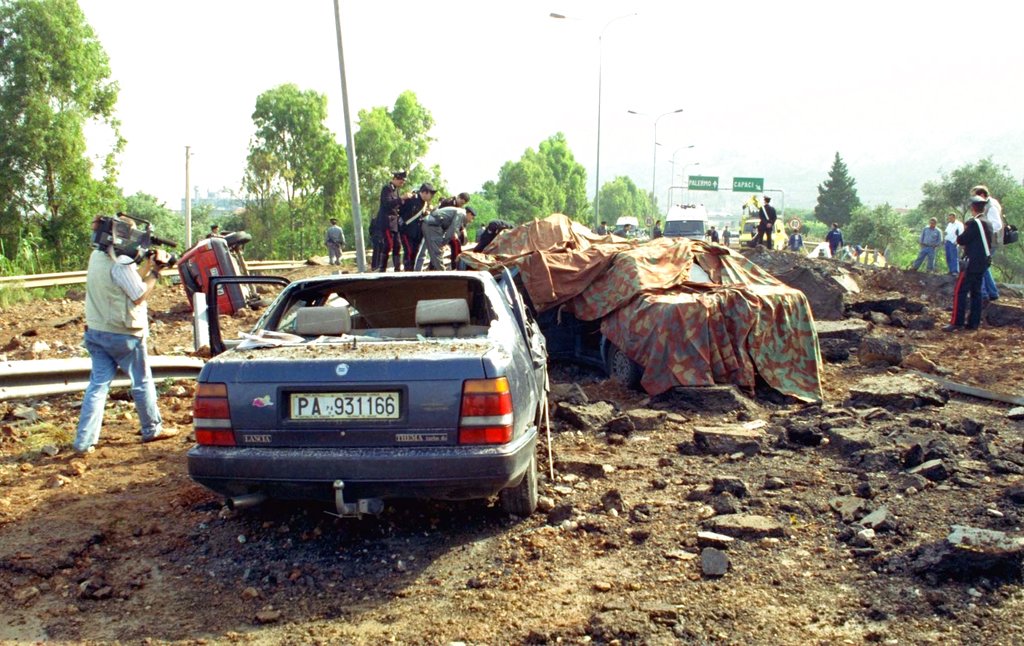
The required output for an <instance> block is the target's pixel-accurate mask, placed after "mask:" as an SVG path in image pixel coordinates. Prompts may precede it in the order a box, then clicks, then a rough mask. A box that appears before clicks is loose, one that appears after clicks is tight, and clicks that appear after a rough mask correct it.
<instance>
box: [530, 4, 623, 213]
mask: <svg viewBox="0 0 1024 646" xmlns="http://www.w3.org/2000/svg"><path fill="white" fill-rule="evenodd" d="M549 15H550V16H551V17H552V18H556V19H558V20H565V19H566V16H564V15H562V14H560V13H555V12H551V13H550V14H549ZM635 15H636V12H633V13H627V14H623V15H621V16H616V17H615V18H612V19H611V20H609V21H608V22H606V23H605V24H604V27H602V28H601V33H600V34H598V36H597V161H596V162H595V164H594V228H597V227H598V226H600V224H601V79H602V78H603V76H604V75H603V73H602V69H603V66H604V47H603V42H604V32H605V31H607V30H608V27H609V26H610V25H611V24H612V23H613V22H615V21H616V20H622V19H623V18H630V17H632V16H635Z"/></svg>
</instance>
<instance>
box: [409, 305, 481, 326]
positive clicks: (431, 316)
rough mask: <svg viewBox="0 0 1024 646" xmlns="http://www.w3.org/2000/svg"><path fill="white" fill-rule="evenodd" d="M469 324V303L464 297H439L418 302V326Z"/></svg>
mask: <svg viewBox="0 0 1024 646" xmlns="http://www.w3.org/2000/svg"><path fill="white" fill-rule="evenodd" d="M427 325H469V303H467V302H466V299H464V298H437V299H433V300H428V301H419V302H418V303H416V327H424V326H427Z"/></svg>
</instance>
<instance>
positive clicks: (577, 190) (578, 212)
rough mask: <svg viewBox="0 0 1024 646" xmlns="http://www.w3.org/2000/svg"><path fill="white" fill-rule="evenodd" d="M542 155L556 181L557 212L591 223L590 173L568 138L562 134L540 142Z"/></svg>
mask: <svg viewBox="0 0 1024 646" xmlns="http://www.w3.org/2000/svg"><path fill="white" fill-rule="evenodd" d="M538 152H539V154H540V157H541V158H542V159H543V160H544V164H545V165H546V166H547V167H548V168H549V169H551V174H552V176H553V177H554V179H555V195H554V196H553V197H554V205H553V206H554V210H555V211H557V212H559V213H564V214H565V215H568V216H569V217H571V218H575V219H577V220H581V221H583V222H588V221H589V220H590V202H589V200H587V186H586V185H587V171H586V169H584V168H583V165H582V164H580V163H578V162H577V161H576V158H575V157H574V156H573V154H572V151H571V150H569V144H568V142H567V141H566V139H565V135H564V134H562V133H561V132H559V133H556V134H554V135H553V136H551V137H548V138H547V139H546V140H544V141H542V142H540V147H539V149H538Z"/></svg>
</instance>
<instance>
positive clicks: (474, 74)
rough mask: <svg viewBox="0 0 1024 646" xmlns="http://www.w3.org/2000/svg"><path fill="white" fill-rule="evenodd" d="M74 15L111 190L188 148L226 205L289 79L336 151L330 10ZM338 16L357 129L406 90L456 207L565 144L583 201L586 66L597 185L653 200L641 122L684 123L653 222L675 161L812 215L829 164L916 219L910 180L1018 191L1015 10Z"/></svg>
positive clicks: (728, 9)
mask: <svg viewBox="0 0 1024 646" xmlns="http://www.w3.org/2000/svg"><path fill="white" fill-rule="evenodd" d="M79 4H80V6H81V7H82V10H83V11H84V13H85V16H86V19H87V20H88V21H89V23H90V24H91V25H92V27H93V29H94V30H95V31H96V32H97V34H98V36H99V39H100V41H101V42H102V44H103V46H104V48H105V49H106V51H107V54H108V55H109V56H110V63H111V68H112V73H113V77H114V79H116V80H117V81H118V83H119V84H120V88H121V91H120V98H119V100H118V105H117V111H118V116H119V118H120V119H121V121H122V124H123V125H122V133H123V135H124V136H125V137H126V139H127V140H128V145H127V149H126V150H125V153H124V155H123V157H122V160H123V161H122V166H121V185H122V186H123V188H124V189H125V191H126V193H128V194H131V193H134V192H136V191H144V192H147V193H151V194H154V195H156V196H157V197H158V198H159V199H160V200H162V201H165V202H166V203H167V205H168V206H169V207H171V208H175V209H176V208H178V207H179V204H180V200H181V199H182V197H183V195H184V191H185V172H184V166H185V163H184V161H185V146H186V145H190V146H191V147H192V153H193V157H192V165H191V184H192V186H193V187H198V188H199V189H200V190H201V191H202V193H204V194H205V193H206V191H213V190H218V189H221V188H224V187H226V188H228V189H230V190H234V191H237V190H238V187H239V185H240V183H241V177H242V173H243V169H244V165H245V156H246V152H247V147H248V144H249V138H250V136H251V134H252V131H253V126H252V119H251V115H252V111H253V107H254V105H255V101H256V97H257V96H258V95H259V94H260V93H262V92H264V91H266V90H268V89H270V88H273V87H275V86H277V85H279V84H282V83H295V84H297V85H298V86H299V87H300V88H302V89H314V90H316V91H318V92H321V93H325V94H326V95H327V97H328V109H329V111H330V116H329V119H328V126H329V127H330V128H331V130H333V131H334V132H335V133H336V135H337V137H338V140H339V141H341V142H344V119H343V112H342V102H341V89H340V88H341V84H340V75H339V71H338V57H337V43H336V38H335V28H334V24H335V23H334V8H333V2H332V0H287V1H286V0H202V1H199V0H177V1H175V2H156V1H154V0H132V1H128V0H124V1H122V0H79ZM551 12H557V13H561V14H564V15H566V16H567V17H569V18H570V19H567V20H556V19H553V18H551V17H549V14H550V13H551ZM634 12H635V13H636V14H637V15H636V16H629V17H625V18H622V19H619V20H614V22H609V21H612V20H613V19H615V18H617V17H619V16H623V15H629V14H632V13H634ZM341 14H342V29H343V37H344V45H345V62H346V73H347V81H348V90H349V106H350V109H351V110H352V118H353V120H355V119H356V116H357V113H358V111H359V110H362V109H370V108H373V107H375V106H388V107H391V106H392V105H393V104H394V101H395V99H396V98H397V97H398V95H399V94H400V93H401V92H402V91H404V90H412V91H413V92H415V94H416V95H417V97H418V99H419V101H420V102H421V103H422V104H423V105H424V106H425V107H426V108H427V109H428V110H430V112H431V113H432V114H433V116H434V119H435V121H436V125H435V127H434V129H433V131H432V133H431V134H432V135H433V136H434V137H435V138H436V141H435V142H434V144H433V146H432V149H431V153H430V156H429V159H428V161H429V162H430V163H437V164H440V166H441V169H442V171H443V173H444V176H445V178H446V179H447V181H448V183H449V186H450V188H451V189H452V190H453V191H463V190H465V191H475V190H477V189H479V188H480V186H481V185H482V184H483V182H485V181H487V180H493V179H496V178H497V175H498V171H499V169H500V168H501V166H502V164H504V163H505V162H506V161H508V160H513V159H518V158H519V157H520V156H521V155H522V153H523V151H524V150H526V149H527V148H534V149H536V148H537V146H538V144H539V143H540V142H541V141H542V140H544V139H546V138H547V137H549V136H551V135H553V134H555V133H557V132H563V133H565V135H566V137H567V138H568V141H569V145H570V147H571V149H572V151H573V153H574V154H575V156H576V159H577V160H578V161H579V162H580V163H582V164H583V165H584V166H585V167H586V169H587V174H588V191H589V192H591V193H592V192H593V188H594V185H593V183H594V166H595V161H596V152H597V149H596V134H597V106H598V97H597V94H598V93H597V86H598V61H599V53H600V54H601V59H602V60H603V61H604V64H603V73H602V78H603V89H604V91H603V99H602V104H601V106H602V107H601V109H602V122H601V139H602V144H601V182H602V184H603V183H605V182H607V181H610V180H612V179H613V178H614V177H616V176H618V175H628V176H630V177H631V178H632V179H633V181H634V182H636V184H637V185H638V186H640V187H641V188H643V189H644V190H650V187H651V179H652V161H653V151H654V118H655V117H656V116H657V115H659V114H661V113H665V112H670V111H672V110H675V109H677V108H683V109H684V112H683V113H681V114H673V115H670V116H665V117H664V118H662V119H661V120H660V121H659V125H658V130H657V136H658V137H657V138H658V142H659V144H660V145H659V146H658V158H657V159H658V161H657V165H656V172H657V195H658V199H659V202H660V203H661V204H662V206H663V208H664V204H665V201H666V194H667V192H668V187H669V186H670V176H672V175H673V166H672V165H671V164H670V163H669V160H670V159H671V158H672V157H673V153H676V151H678V153H677V154H675V160H676V162H677V163H676V165H675V169H674V170H675V176H676V183H679V182H680V181H681V177H682V173H683V172H684V170H687V171H688V173H689V174H691V175H714V176H718V177H719V178H720V184H721V185H722V186H731V178H732V177H734V176H742V177H763V178H765V185H766V188H771V189H779V190H782V191H784V192H785V194H784V202H785V204H789V205H792V206H813V204H814V202H815V200H816V199H817V185H818V184H819V183H820V182H822V181H824V179H825V178H826V176H827V173H828V170H829V168H830V166H831V164H832V159H833V157H834V155H835V153H836V152H839V153H840V154H841V155H842V157H843V159H844V161H845V162H846V163H847V165H848V166H849V169H850V172H851V175H852V176H853V177H854V178H855V179H856V181H857V188H858V192H859V194H860V197H861V199H862V201H864V202H866V203H868V204H879V203H882V202H889V203H891V204H892V205H893V206H897V207H903V206H914V205H916V204H917V202H918V200H919V199H920V187H921V184H922V183H924V182H925V181H928V180H934V179H938V178H939V177H940V176H941V174H942V173H944V172H949V171H951V170H953V169H955V168H956V167H958V166H960V165H962V164H964V163H968V162H974V161H977V160H979V159H981V158H983V157H988V156H991V157H992V158H993V160H994V161H995V162H996V163H999V164H1003V165H1006V166H1008V167H1009V168H1010V170H1011V171H1012V173H1013V174H1014V175H1015V176H1016V177H1018V178H1020V177H1021V176H1022V175H1024V124H1022V123H1021V118H1020V115H1021V105H1024V88H1022V86H1021V84H1020V83H1019V79H1020V73H1021V69H1022V67H1024V65H1022V64H1024V47H1021V45H1020V39H1019V33H1018V30H1019V25H1020V24H1021V22H1022V19H1024V9H1021V6H1020V5H1016V3H1003V2H1000V3H996V2H989V1H986V0H982V1H980V2H973V3H963V2H955V3H954V2H946V1H939V2H898V1H892V0H890V1H888V2H877V1H874V0H864V1H861V2H845V3H834V2H821V1H820V0H818V1H815V2H763V1H762V2H735V1H731V0H705V1H703V2H678V1H677V2H656V1H653V0H639V1H633V2H608V1H584V0H545V1H543V2H541V1H538V0H519V1H502V0H465V1H462V0H452V1H438V2H433V3H430V2H424V1H423V0H419V1H417V2H410V1H407V0H391V1H390V2H386V3H384V2H368V1H355V0H342V1H341ZM602 30H603V34H604V36H603V38H602V39H600V42H601V43H602V45H601V47H600V48H599V44H598V43H599V38H598V36H599V34H601V33H602ZM628 110H633V111H636V112H640V113H644V114H645V115H646V116H643V115H641V116H637V115H632V114H629V113H628V112H627V111H628ZM690 144H692V145H694V148H692V149H688V148H685V147H686V146H688V145H690ZM680 149H682V150H680ZM698 162H699V165H696V164H697V163H698ZM684 166H685V167H686V168H684ZM674 197H676V201H679V199H681V197H682V196H679V195H675V196H674ZM743 197H745V196H743V195H734V194H730V193H725V192H722V193H719V194H717V195H716V194H710V193H703V194H694V195H693V199H694V200H695V201H704V202H706V203H707V204H708V205H709V207H710V208H712V209H718V208H728V209H731V210H738V205H739V204H740V203H741V202H742V198H743Z"/></svg>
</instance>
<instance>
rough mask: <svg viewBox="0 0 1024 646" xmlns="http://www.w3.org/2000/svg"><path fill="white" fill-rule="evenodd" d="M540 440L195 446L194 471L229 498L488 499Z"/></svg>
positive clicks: (515, 478)
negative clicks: (338, 494)
mask: <svg viewBox="0 0 1024 646" xmlns="http://www.w3.org/2000/svg"><path fill="white" fill-rule="evenodd" d="M536 445H537V429H536V428H535V427H531V428H530V429H529V430H528V431H527V432H526V433H524V434H523V435H522V436H521V437H519V438H517V439H515V440H513V441H512V442H509V443H508V444H503V445H500V446H493V445H492V446H445V447H420V448H415V449H411V448H389V449H379V448H374V449H367V448H363V449H342V448H317V449H310V448H283V447H281V448H262V447H222V446H195V447H193V448H192V449H191V450H190V451H189V452H188V472H189V476H191V478H192V479H193V480H195V481H196V482H198V483H199V484H201V485H203V486H205V487H208V488H209V489H212V490H213V491H215V492H217V493H219V494H221V495H224V496H229V497H230V496H239V495H243V494H249V493H264V494H266V495H267V496H269V497H271V498H289V499H307V500H332V499H334V482H335V481H338V480H340V481H342V482H344V484H345V497H346V498H347V499H357V498H431V499H439V500H468V499H473V498H486V497H488V496H492V495H494V494H496V493H497V492H498V491H500V490H502V489H504V488H506V487H509V486H512V485H515V484H518V482H519V481H520V480H521V479H522V477H523V474H525V473H526V470H527V467H528V466H529V464H530V459H531V458H532V457H533V454H534V451H535V450H536Z"/></svg>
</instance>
